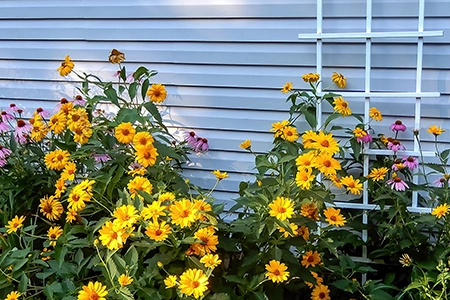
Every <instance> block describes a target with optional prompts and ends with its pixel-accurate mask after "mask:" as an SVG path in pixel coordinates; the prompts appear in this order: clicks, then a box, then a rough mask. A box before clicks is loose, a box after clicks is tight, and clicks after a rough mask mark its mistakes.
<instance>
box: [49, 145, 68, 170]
mask: <svg viewBox="0 0 450 300" xmlns="http://www.w3.org/2000/svg"><path fill="white" fill-rule="evenodd" d="M69 158H70V153H69V151H67V150H60V149H57V150H54V151H52V152H49V153H47V154H46V155H45V157H44V162H45V165H46V166H47V168H48V169H49V170H57V171H60V170H62V169H64V167H65V166H66V165H67V163H68V162H69Z"/></svg>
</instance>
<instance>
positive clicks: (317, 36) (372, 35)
mask: <svg viewBox="0 0 450 300" xmlns="http://www.w3.org/2000/svg"><path fill="white" fill-rule="evenodd" d="M322 2H323V0H317V20H316V27H317V31H316V33H313V34H299V35H298V38H299V39H300V40H315V41H316V72H317V73H318V74H322V46H323V42H324V40H339V41H340V42H345V41H347V40H352V41H353V42H354V41H355V40H362V42H361V43H364V44H365V72H364V92H344V93H340V94H341V95H342V96H343V97H348V98H364V121H365V123H366V124H367V123H368V121H369V120H370V117H369V108H370V104H371V99H374V98H415V115H414V126H415V127H414V128H420V123H421V100H422V98H437V97H439V96H440V93H438V92H422V59H423V45H424V40H423V39H424V37H439V36H443V31H424V19H425V0H419V11H418V30H417V31H403V32H372V6H373V3H372V0H367V1H366V3H367V4H366V26H365V27H366V32H355V33H323V32H322V29H323V27H322V25H323V24H322V23H323V3H322ZM376 38H390V39H394V40H400V39H404V38H417V65H416V78H415V79H416V80H415V81H416V90H415V91H412V92H372V91H371V86H370V83H371V80H370V79H371V63H372V62H371V49H372V40H373V39H376ZM318 92H319V95H323V92H322V87H321V84H319V86H318ZM316 117H317V122H318V124H319V126H320V125H321V124H322V119H323V111H322V106H321V104H318V106H317V116H316ZM419 150H420V149H419V143H418V142H417V141H416V140H414V149H413V150H412V151H399V152H398V155H407V156H409V155H411V156H419V154H420V151H419ZM364 154H366V155H365V158H364V165H363V175H364V176H365V175H367V174H368V173H369V161H370V155H392V151H391V150H380V149H365V150H364ZM422 155H423V156H425V157H431V156H435V155H436V154H435V153H434V152H430V151H423V152H422ZM413 181H414V183H417V182H418V177H417V176H414V179H413ZM335 204H336V206H337V207H341V208H347V209H358V210H361V211H362V212H363V215H362V222H363V224H367V223H368V213H367V212H368V210H374V209H379V207H377V205H376V204H371V203H369V194H368V191H367V182H365V183H364V191H363V197H362V203H349V202H343V201H337V202H335ZM408 209H409V210H410V211H412V212H430V208H426V207H419V206H418V194H417V192H413V198H412V204H411V206H410V207H408ZM367 237H368V234H367V230H363V232H362V239H363V240H364V241H367ZM359 260H361V261H368V259H367V248H366V247H363V249H362V257H359ZM363 281H365V277H364V278H363Z"/></svg>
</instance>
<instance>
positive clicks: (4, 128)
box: [0, 119, 9, 133]
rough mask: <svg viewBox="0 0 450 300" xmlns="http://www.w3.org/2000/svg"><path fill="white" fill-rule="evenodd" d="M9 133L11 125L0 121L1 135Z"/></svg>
mask: <svg viewBox="0 0 450 300" xmlns="http://www.w3.org/2000/svg"><path fill="white" fill-rule="evenodd" d="M8 131H9V125H8V124H6V123H5V122H3V121H2V120H1V119H0V133H2V132H8Z"/></svg>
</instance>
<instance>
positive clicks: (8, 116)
mask: <svg viewBox="0 0 450 300" xmlns="http://www.w3.org/2000/svg"><path fill="white" fill-rule="evenodd" d="M1 115H2V120H3V122H6V121H10V120H14V115H12V114H10V113H8V112H7V111H2V112H1Z"/></svg>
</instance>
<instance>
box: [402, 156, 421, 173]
mask: <svg viewBox="0 0 450 300" xmlns="http://www.w3.org/2000/svg"><path fill="white" fill-rule="evenodd" d="M403 164H404V165H405V166H406V167H408V168H409V169H410V170H413V169H415V168H417V167H418V166H419V162H418V161H417V157H412V156H408V157H403Z"/></svg>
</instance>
